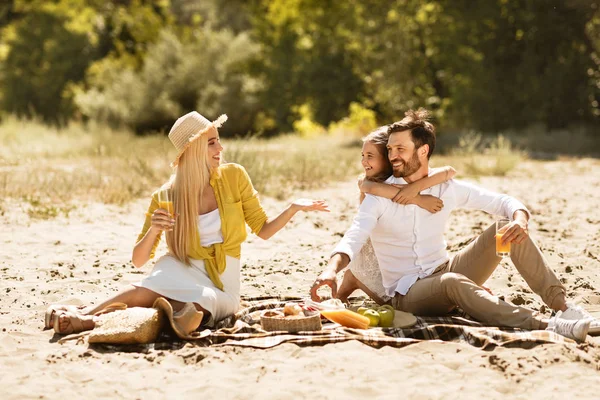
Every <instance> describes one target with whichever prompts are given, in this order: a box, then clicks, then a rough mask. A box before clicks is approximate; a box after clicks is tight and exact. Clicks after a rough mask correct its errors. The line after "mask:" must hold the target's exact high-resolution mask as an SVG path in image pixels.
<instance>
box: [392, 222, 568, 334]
mask: <svg viewBox="0 0 600 400" xmlns="http://www.w3.org/2000/svg"><path fill="white" fill-rule="evenodd" d="M495 234H496V228H495V225H492V226H490V227H489V228H488V229H487V230H486V231H485V232H483V233H482V234H481V235H480V236H479V237H477V239H475V241H473V242H472V243H470V244H469V245H468V246H467V247H466V248H464V249H463V250H461V251H460V252H459V253H458V254H456V255H455V256H454V258H453V259H452V260H450V261H449V262H448V263H446V264H444V265H441V266H440V267H438V268H437V269H436V270H435V271H434V273H433V274H431V275H430V276H428V277H426V278H423V279H419V280H418V281H417V282H415V284H414V285H413V286H412V287H411V288H410V290H409V291H408V293H407V294H406V295H404V296H402V295H400V294H396V296H395V297H394V298H393V299H392V305H393V306H394V308H396V309H398V310H403V311H407V312H411V313H413V314H416V315H423V316H425V315H443V314H446V313H448V312H449V311H451V310H452V309H453V308H454V307H456V306H458V307H460V308H462V309H463V310H464V311H465V312H466V313H467V314H469V315H470V316H472V317H473V318H475V319H477V320H478V321H481V322H483V323H486V324H490V325H496V326H510V327H514V328H524V329H530V330H534V329H540V322H541V321H542V317H541V316H540V315H539V314H538V313H536V312H535V311H533V310H530V309H528V308H525V307H519V306H516V305H514V304H511V303H507V302H505V301H503V300H501V299H499V298H498V297H497V296H493V295H491V294H490V293H488V292H487V291H486V290H485V289H484V288H482V287H481V285H482V284H483V283H484V282H485V281H486V280H487V279H488V278H489V277H490V275H491V274H492V272H494V270H495V269H496V267H497V266H498V264H499V263H500V260H501V258H500V257H498V256H496V239H495ZM510 258H511V260H512V261H513V263H514V265H515V267H516V268H517V270H518V271H519V273H520V274H521V276H522V277H523V279H525V281H526V282H527V284H528V285H529V287H530V288H531V290H533V291H534V292H535V293H537V294H538V295H539V296H540V297H541V298H542V300H543V301H544V303H546V304H547V305H548V306H549V307H551V308H552V306H553V302H554V300H555V299H556V297H557V296H559V295H561V297H564V295H565V288H564V286H563V285H562V284H561V283H560V281H559V280H558V278H557V277H556V275H555V274H554V272H553V271H552V270H551V269H550V267H549V266H548V263H547V262H546V260H545V259H544V256H543V255H542V252H541V251H540V249H539V248H538V246H537V245H536V244H535V243H534V242H533V240H531V238H528V239H527V240H525V241H524V242H523V243H521V244H519V245H517V244H514V243H512V244H511V252H510Z"/></svg>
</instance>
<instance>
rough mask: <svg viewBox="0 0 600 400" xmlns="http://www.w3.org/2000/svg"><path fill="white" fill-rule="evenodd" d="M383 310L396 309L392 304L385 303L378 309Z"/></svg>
mask: <svg viewBox="0 0 600 400" xmlns="http://www.w3.org/2000/svg"><path fill="white" fill-rule="evenodd" d="M381 310H390V311H394V307H392V306H391V305H389V304H384V305H382V306H381V307H379V308H378V309H377V311H381Z"/></svg>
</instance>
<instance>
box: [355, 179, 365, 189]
mask: <svg viewBox="0 0 600 400" xmlns="http://www.w3.org/2000/svg"><path fill="white" fill-rule="evenodd" d="M364 181H365V177H364V176H359V177H358V180H357V182H356V183H357V184H358V190H360V191H361V192H362V184H363V182H364Z"/></svg>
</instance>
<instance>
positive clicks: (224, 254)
mask: <svg viewBox="0 0 600 400" xmlns="http://www.w3.org/2000/svg"><path fill="white" fill-rule="evenodd" d="M226 120H227V116H225V115H222V116H221V117H219V118H218V119H217V120H216V121H213V122H210V121H209V120H207V119H206V118H204V117H203V116H202V115H200V114H199V113H197V112H195V111H194V112H191V113H189V114H186V115H184V116H183V117H181V118H179V119H178V120H177V121H176V122H175V124H174V125H173V128H172V129H171V131H170V132H169V139H170V140H171V142H172V143H173V145H174V146H175V148H176V149H177V151H178V154H177V157H176V158H175V160H174V161H173V163H172V164H171V165H172V167H174V169H175V172H174V174H173V176H172V178H171V180H170V181H169V182H168V183H167V185H166V188H162V189H161V190H162V191H165V190H166V191H167V192H168V193H170V194H171V198H172V204H173V206H174V214H175V215H171V214H170V213H169V212H168V210H167V209H165V208H161V207H159V195H160V194H161V193H160V192H161V191H157V192H155V193H154V194H153V195H152V200H151V203H150V207H149V209H148V212H147V213H146V220H145V223H144V226H143V228H142V232H141V233H140V235H139V237H138V240H137V243H136V245H135V247H134V249H133V256H132V261H133V264H134V265H135V266H136V267H138V268H140V267H142V266H143V265H144V264H145V263H146V262H147V261H148V260H149V259H150V258H152V257H154V252H155V250H156V247H157V246H158V244H159V242H160V240H161V236H162V233H163V232H165V233H166V240H167V245H168V249H169V252H168V254H166V255H164V256H163V257H161V258H159V259H158V260H157V261H156V264H155V266H154V269H153V270H152V273H151V274H150V275H149V276H147V277H146V278H145V279H143V280H142V281H141V282H139V283H137V284H134V285H132V286H130V287H128V288H125V289H124V290H123V291H122V292H120V293H119V294H117V295H116V296H114V297H111V298H110V299H108V300H106V301H104V302H102V303H101V304H98V305H97V306H95V307H92V306H90V307H87V308H85V309H83V310H78V309H77V308H74V307H68V306H54V307H50V308H49V309H48V311H47V313H46V325H49V324H51V325H52V327H53V328H54V330H55V331H56V332H57V333H61V334H68V333H73V332H78V331H82V330H88V329H93V328H94V326H95V317H94V314H96V313H98V312H99V311H100V310H103V309H105V308H106V307H107V306H109V305H111V304H113V303H125V304H126V305H127V306H128V307H152V305H153V303H154V301H155V300H156V299H157V298H158V297H165V298H167V299H168V300H169V302H170V303H171V305H172V306H173V309H174V310H175V311H178V310H182V309H183V308H184V306H185V308H186V309H189V308H190V307H189V306H190V304H189V303H192V304H193V305H194V306H195V309H196V310H198V312H199V313H203V315H202V317H201V318H199V319H198V318H196V319H198V321H200V320H203V322H204V323H205V324H207V325H208V326H212V325H213V324H214V322H216V321H218V320H220V319H223V318H225V317H227V316H229V315H232V314H234V313H235V312H237V310H238V308H239V302H240V247H241V244H242V242H243V241H244V240H245V239H246V224H248V226H249V227H250V228H251V230H252V232H253V233H255V234H256V235H258V236H259V237H261V238H262V239H268V238H270V237H271V236H273V235H274V234H275V233H276V232H278V231H279V230H280V229H281V228H283V226H284V225H285V224H286V223H287V222H288V221H290V219H291V218H292V217H293V216H294V215H295V214H296V213H297V212H298V211H329V210H328V208H327V204H326V203H325V202H324V201H312V200H302V201H296V202H293V203H292V204H291V205H289V206H288V207H287V208H286V209H285V210H283V211H282V212H281V213H280V214H279V215H278V216H277V217H276V218H272V219H269V218H267V215H266V214H265V212H264V210H263V208H262V207H261V204H260V202H259V199H258V193H257V192H256V190H254V187H253V186H252V183H251V181H250V178H249V177H248V174H247V173H246V170H245V169H244V168H243V167H242V166H241V165H237V164H221V162H222V151H223V146H222V145H221V142H220V139H219V132H218V131H217V128H218V127H220V126H221V124H222V123H223V122H225V121H226ZM161 200H162V199H161ZM160 204H161V205H162V204H165V205H166V204H168V203H162V202H161V203H160ZM196 317H197V316H196ZM196 327H197V326H196Z"/></svg>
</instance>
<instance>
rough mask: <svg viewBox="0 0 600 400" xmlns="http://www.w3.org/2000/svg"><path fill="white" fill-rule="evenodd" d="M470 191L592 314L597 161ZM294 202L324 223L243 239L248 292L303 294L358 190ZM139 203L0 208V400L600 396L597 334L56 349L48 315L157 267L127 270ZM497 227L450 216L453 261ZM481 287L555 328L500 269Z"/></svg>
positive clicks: (542, 167)
mask: <svg viewBox="0 0 600 400" xmlns="http://www.w3.org/2000/svg"><path fill="white" fill-rule="evenodd" d="M476 183H478V184H480V185H482V186H484V187H486V188H489V189H491V190H496V191H500V192H505V193H510V194H512V195H514V196H515V197H517V198H519V199H520V200H522V201H523V202H524V203H525V204H526V205H527V206H528V207H529V208H530V210H531V211H532V213H533V215H534V220H533V222H532V225H531V234H532V236H533V237H534V238H535V239H536V241H537V242H538V243H540V245H541V247H542V249H543V250H544V252H545V254H546V256H547V258H548V259H549V261H550V262H551V264H552V265H553V267H554V269H555V271H556V272H557V273H558V275H559V276H560V277H561V278H562V279H563V281H564V283H565V285H566V287H567V288H568V291H569V295H570V297H571V298H572V299H573V300H575V301H577V302H579V303H581V304H583V305H585V307H587V308H588V309H591V310H593V311H600V261H599V258H600V214H599V213H598V208H599V206H600V200H598V199H599V198H600V161H598V160H593V159H578V160H562V161H552V162H541V161H527V162H524V163H523V164H521V165H520V166H519V167H518V168H517V169H515V170H513V171H512V172H511V173H510V174H509V176H507V177H484V178H481V179H480V180H478V181H476ZM296 197H310V198H322V199H326V200H328V202H329V204H330V208H331V210H332V212H331V213H330V214H324V213H320V214H299V215H297V216H296V217H295V218H294V220H293V221H292V222H291V223H290V224H289V225H288V226H287V227H286V228H284V230H283V231H281V232H279V233H278V234H277V235H276V236H275V237H273V238H272V239H271V240H269V241H263V240H261V239H259V238H257V237H254V236H251V237H250V238H249V240H248V241H247V243H246V244H245V245H244V247H243V256H242V257H243V277H242V293H243V294H244V295H247V296H259V295H292V296H305V295H307V293H308V290H309V287H310V285H311V284H312V282H313V280H314V279H315V277H316V275H317V274H318V272H320V271H321V269H322V265H324V264H325V262H326V259H327V258H328V254H329V252H330V251H331V249H332V248H333V246H334V245H335V243H336V242H337V241H338V240H339V239H340V237H341V235H343V233H344V232H345V230H346V229H347V228H348V227H349V224H350V221H351V219H352V217H353V215H354V212H355V209H356V201H357V193H356V184H355V182H353V181H351V180H349V181H347V182H342V183H339V184H334V185H331V186H330V187H328V188H326V189H321V190H316V191H305V192H298V193H297V196H296ZM147 203H148V200H147V199H141V200H139V201H136V202H134V203H131V204H128V205H127V206H125V207H116V206H106V205H102V204H79V205H78V206H77V207H76V209H75V210H74V211H72V212H71V214H70V217H69V218H68V219H67V218H65V217H59V218H56V219H52V220H48V221H40V220H31V219H29V217H28V216H27V214H26V212H25V208H24V207H25V205H24V203H23V204H21V203H18V202H9V203H8V204H9V207H6V208H5V209H8V210H11V211H10V212H5V213H4V215H2V216H0V223H1V224H2V229H1V231H0V238H1V240H0V242H1V243H2V247H1V249H0V252H1V254H0V371H1V374H0V398H2V399H24V398H26V399H33V398H36V399H57V398H79V397H81V396H85V397H86V398H140V399H141V398H144V399H148V398H165V397H170V398H192V397H194V398H199V397H201V398H227V399H229V398H231V399H238V398H240V399H245V398H261V399H271V398H273V399H275V398H322V399H340V398H400V397H406V396H408V397H409V398H410V397H415V398H423V399H442V398H476V397H478V396H481V397H484V398H486V399H490V398H492V399H495V398H502V399H506V398H523V399H524V398H544V399H552V398H556V399H558V398H590V399H591V398H598V393H600V337H596V338H592V337H588V342H587V343H585V344H580V345H540V346H536V347H534V348H532V349H520V348H496V349H494V350H492V351H483V350H480V349H478V348H475V347H472V346H469V345H465V344H460V343H440V342H422V343H419V344H416V345H411V346H408V347H405V348H402V349H392V348H389V347H384V348H381V349H374V348H371V347H368V346H366V345H363V344H360V343H358V342H346V343H340V344H330V345H326V346H323V347H302V348H301V347H298V346H295V345H291V344H285V345H281V346H278V347H275V348H272V349H268V350H255V349H247V348H236V347H210V348H203V347H198V346H197V345H194V344H192V343H188V344H186V345H185V346H183V347H182V348H180V349H176V350H160V349H153V350H150V351H147V352H118V351H98V350H94V349H91V348H89V347H88V345H87V344H77V343H76V342H74V341H73V342H67V343H65V344H62V345H61V344H58V343H57V342H56V340H57V339H58V336H57V335H54V334H53V331H52V330H49V331H42V327H43V313H44V310H45V309H46V307H47V305H48V304H52V303H69V304H89V303H95V302H98V301H99V300H101V299H103V298H105V297H106V296H107V295H109V294H112V293H114V292H116V291H118V290H119V289H120V288H122V287H123V286H125V285H126V284H128V283H131V282H136V281H137V280H139V279H140V278H141V277H142V276H144V274H146V273H148V272H149V271H150V270H151V268H152V265H151V263H149V264H148V265H146V266H144V267H143V268H142V269H140V270H137V269H135V268H134V267H133V266H132V265H131V263H130V262H129V260H130V256H131V250H132V246H133V243H134V241H135V239H136V237H137V234H138V230H139V229H140V228H141V225H142V222H143V213H144V212H145V209H146V207H147ZM263 204H264V206H265V208H266V209H267V212H268V213H269V215H274V214H275V213H276V212H277V211H278V210H281V209H282V208H283V207H285V205H286V202H282V201H278V200H275V199H271V198H264V199H263ZM492 221H493V218H492V217H491V216H488V215H486V214H484V213H482V212H477V211H465V210H458V211H456V212H454V213H453V216H452V219H451V221H450V223H449V225H448V227H447V239H448V244H449V246H450V250H451V251H452V252H455V251H457V250H458V249H459V248H460V247H461V246H463V244H464V243H465V242H466V241H468V240H469V238H471V237H473V236H474V235H476V234H478V233H480V232H481V231H482V230H483V229H484V228H485V227H487V226H488V225H489V224H491V223H492ZM163 249H164V247H163ZM487 285H488V286H489V287H490V288H491V289H492V290H493V291H494V292H495V293H497V294H500V295H503V296H504V297H505V298H506V299H507V300H509V301H513V302H515V303H518V304H525V305H527V306H528V307H532V308H534V309H538V310H541V311H542V312H545V313H546V314H548V315H549V312H548V310H546V309H545V307H543V306H542V303H541V302H540V300H539V298H538V297H537V296H536V295H535V294H533V293H531V291H530V290H529V289H528V288H527V286H526V284H525V283H524V281H523V280H522V279H521V278H520V276H519V275H518V273H517V272H516V271H515V269H514V267H513V266H512V265H511V264H510V263H509V262H503V263H502V264H501V265H500V266H499V267H498V269H497V270H496V272H495V273H494V275H493V276H492V278H491V279H490V280H489V281H488V283H487ZM355 295H361V293H360V292H355Z"/></svg>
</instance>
